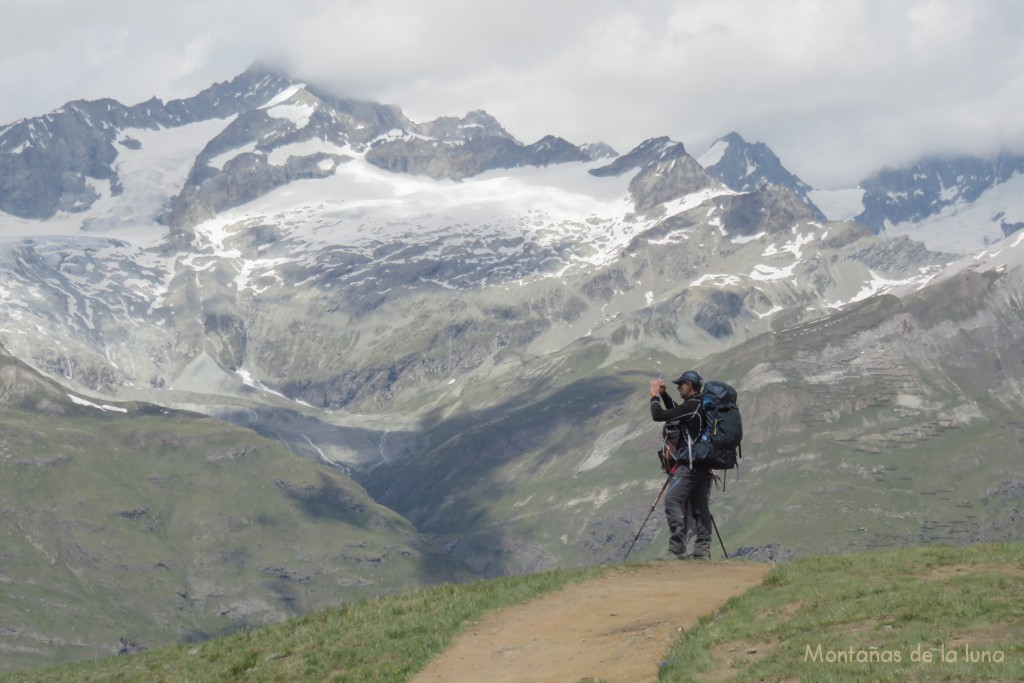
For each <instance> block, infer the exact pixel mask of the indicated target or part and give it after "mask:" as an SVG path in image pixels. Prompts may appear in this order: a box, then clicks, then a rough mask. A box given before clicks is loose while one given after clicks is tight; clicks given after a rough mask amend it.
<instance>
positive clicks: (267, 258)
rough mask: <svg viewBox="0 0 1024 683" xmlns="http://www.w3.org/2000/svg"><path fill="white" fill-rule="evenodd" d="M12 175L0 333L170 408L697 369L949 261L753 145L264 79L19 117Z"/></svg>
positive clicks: (0, 158) (1, 252)
mask: <svg viewBox="0 0 1024 683" xmlns="http://www.w3.org/2000/svg"><path fill="white" fill-rule="evenodd" d="M0 186H2V187H3V188H5V190H4V193H3V195H2V196H3V199H2V200H0V204H2V207H3V210H4V213H2V214H0V236H2V240H3V241H2V243H0V263H2V264H3V270H2V275H0V342H2V344H3V345H4V347H6V348H7V349H9V350H10V351H11V352H12V353H14V354H15V355H16V356H18V357H20V358H22V359H24V360H25V361H27V362H29V363H31V364H32V365H34V366H35V367H37V368H40V369H42V370H44V371H46V372H47V373H49V374H50V375H52V376H54V377H58V378H62V379H63V380H64V381H67V382H73V383H75V384H76V385H80V386H81V387H84V388H88V389H91V390H93V391H96V392H99V393H101V394H107V395H113V396H120V397H131V398H142V399H145V400H152V401H155V402H158V403H159V402H165V403H168V404H175V405H182V404H187V405H189V406H193V405H210V406H215V405H219V404H221V403H223V402H224V401H226V400H229V399H230V400H232V401H241V402H251V401H256V402H257V403H259V402H269V403H271V404H278V403H282V402H283V403H284V404H286V405H292V406H299V407H302V409H307V408H311V409H315V410H323V409H327V410H336V409H340V408H345V409H347V410H359V411H361V412H373V411H376V410H380V409H383V408H385V407H389V406H392V407H393V406H395V405H401V406H406V407H408V406H412V405H415V404H416V402H417V400H418V399H422V396H423V395H424V387H428V388H430V390H431V391H432V392H434V393H433V394H432V395H433V396H434V399H435V400H437V401H442V402H443V401H447V400H451V399H452V397H453V396H457V385H458V382H459V381H470V380H479V381H491V380H492V379H493V378H495V377H500V376H504V375H505V374H507V373H508V372H509V369H510V368H512V367H516V366H518V365H522V364H524V363H528V362H531V359H537V358H543V357H545V355H546V354H551V353H556V352H559V351H560V350H564V349H566V348H569V347H571V346H572V345H573V344H578V343H581V341H583V340H595V339H601V340H605V341H607V342H608V343H610V344H611V345H612V347H613V348H615V349H616V351H615V353H614V354H613V357H612V358H609V360H608V362H611V361H612V360H613V359H614V357H625V356H628V355H630V354H634V353H637V352H638V351H639V350H641V349H658V350H661V351H665V352H668V353H672V354H675V355H684V356H688V357H691V358H700V357H702V356H704V355H706V354H708V353H711V352H713V351H717V350H722V349H725V348H728V347H730V346H732V345H734V344H737V343H739V342H741V341H743V340H745V339H748V338H750V337H752V336H755V335H757V334H759V333H761V332H764V331H767V330H771V329H779V328H781V327H786V326H790V325H793V324H796V323H798V322H801V321H804V320H808V319H814V318H818V317H821V316H824V315H827V314H828V313H829V312H831V311H834V310H836V309H837V308H840V307H842V306H844V305H846V304H849V303H851V302H856V301H859V300H861V299H863V298H865V297H867V296H869V295H871V294H875V293H878V292H883V291H887V290H888V289H891V288H893V287H896V286H897V285H900V284H904V285H905V284H907V283H924V282H926V281H927V279H928V278H930V277H933V276H934V275H935V274H936V273H938V272H939V271H940V270H941V268H942V267H943V266H944V264H946V263H948V262H950V261H952V260H953V256H952V255H947V254H942V253H937V252H934V251H928V250H927V249H925V248H924V247H923V246H922V245H921V244H920V243H917V242H914V241H912V240H911V239H908V238H907V237H906V236H901V237H899V238H894V237H890V236H886V235H882V236H875V235H873V234H872V232H871V231H870V230H868V229H867V228H865V227H863V226H861V225H858V224H857V223H854V222H849V221H838V222H828V221H824V220H823V219H822V212H821V211H820V210H819V209H818V208H817V207H816V206H815V205H814V204H813V203H811V202H810V200H809V197H811V196H812V194H811V192H810V188H809V186H808V185H807V184H805V183H804V182H803V181H801V180H800V179H798V178H796V177H795V176H793V175H792V174H790V173H789V172H788V171H786V170H785V169H784V167H783V166H782V165H781V163H780V162H779V160H778V159H777V157H775V155H774V154H773V153H772V152H771V151H770V150H769V149H768V148H767V147H765V146H764V145H762V144H754V145H751V144H748V143H746V142H745V141H744V140H743V139H742V138H741V137H740V136H739V135H737V134H730V135H728V136H726V137H725V138H723V139H722V140H720V141H718V142H716V143H715V145H713V146H712V148H711V149H709V150H708V151H707V152H705V153H704V154H703V155H702V156H701V157H700V159H695V158H694V157H692V156H690V155H689V154H688V153H687V152H686V150H685V148H684V146H683V144H682V143H679V142H676V141H672V140H670V139H668V138H651V139H650V140H648V141H646V142H644V143H642V144H641V145H639V146H638V147H637V148H636V149H634V150H631V151H630V152H628V153H626V154H623V155H621V156H617V155H615V154H614V151H613V150H610V149H609V148H607V146H606V145H601V144H599V143H595V144H592V145H584V146H580V147H577V146H575V145H573V144H571V143H569V142H567V141H565V140H563V139H561V138H558V137H555V136H548V137H545V138H543V139H541V140H540V141H538V142H536V143H533V144H523V143H520V142H519V141H517V140H516V139H515V138H514V137H513V136H512V135H511V134H509V133H508V132H507V131H506V130H505V129H504V128H503V127H502V126H501V125H500V123H498V122H497V121H496V120H494V119H493V117H491V116H489V115H488V114H487V113H486V112H481V111H476V112H470V113H469V114H467V115H466V116H464V117H444V118H440V119H437V120H435V121H431V122H426V123H416V122H413V121H410V120H409V119H407V118H406V117H405V115H404V114H402V112H401V111H400V110H399V109H398V108H397V107H393V106H383V105H378V104H374V103H366V102H356V101H351V100H346V99H342V98H338V97H336V96H333V95H331V94H328V93H325V92H323V91H321V90H319V89H317V88H316V87H314V86H310V85H307V84H304V83H300V82H296V81H294V80H292V79H289V78H287V77H284V76H281V75H278V74H274V73H270V72H266V71H262V70H259V69H251V70H249V71H247V72H246V73H244V74H242V75H241V76H239V77H238V78H236V79H234V80H233V81H231V82H229V83H222V84H218V85H215V86H213V87H211V88H210V89H208V90H207V91H204V92H203V93H201V94H200V95H198V96H196V97H195V98H192V99H189V100H181V101H175V102H171V103H167V104H164V103H161V102H159V101H157V100H152V101H150V102H147V103H144V104H141V105H136V106H134V107H125V106H123V105H120V104H118V103H116V102H110V101H104V102H98V103H93V102H80V103H71V104H69V105H67V106H65V107H63V108H62V109H61V110H59V111H57V112H54V113H52V114H50V115H47V116H45V117H40V118H39V119H33V120H26V121H20V122H17V123H16V124H13V125H11V126H8V127H6V128H4V129H2V130H0ZM908 232H909V231H908ZM453 383H454V384H453ZM405 414H406V415H407V416H408V417H409V419H411V420H413V421H415V420H416V419H418V413H416V412H415V411H413V412H407V413H405ZM331 457H338V458H343V457H344V458H350V459H351V458H353V457H355V458H356V459H358V457H361V456H358V457H357V456H353V455H352V454H351V453H347V452H346V453H341V452H336V453H333V454H331Z"/></svg>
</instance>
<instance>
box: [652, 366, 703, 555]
mask: <svg viewBox="0 0 1024 683" xmlns="http://www.w3.org/2000/svg"><path fill="white" fill-rule="evenodd" d="M672 383H673V384H675V385H676V388H677V389H678V390H679V396H680V397H681V398H682V400H683V402H682V403H680V404H676V402H675V401H673V400H672V397H671V396H669V395H668V390H667V389H666V388H665V383H664V382H662V381H661V380H657V379H655V380H651V417H652V418H653V419H654V421H655V422H664V423H665V426H664V427H663V428H662V431H663V432H664V435H665V437H666V443H665V448H666V449H670V450H671V451H672V452H674V453H675V457H676V458H677V461H675V462H673V461H672V460H671V459H670V458H664V460H668V462H669V463H670V464H669V465H668V467H669V469H668V474H669V475H670V481H669V484H668V489H667V492H666V494H665V519H666V521H667V522H668V529H669V541H668V549H669V551H670V552H671V553H672V554H673V555H675V557H676V558H678V559H699V560H710V559H711V510H710V509H709V507H708V498H709V496H710V494H711V483H712V479H713V475H712V473H711V470H710V469H708V468H707V467H705V466H700V465H693V466H692V467H691V464H690V463H689V462H688V461H687V448H688V440H687V437H689V440H690V441H696V440H697V439H699V438H700V435H701V431H702V430H703V428H704V410H703V408H702V406H701V399H700V392H701V387H702V386H703V384H704V378H703V377H701V375H700V373H699V372H697V371H696V370H687V371H686V372H684V373H682V374H681V375H679V377H677V378H675V379H674V380H672ZM690 535H692V536H693V551H692V553H688V552H687V541H688V540H689V538H688V536H690Z"/></svg>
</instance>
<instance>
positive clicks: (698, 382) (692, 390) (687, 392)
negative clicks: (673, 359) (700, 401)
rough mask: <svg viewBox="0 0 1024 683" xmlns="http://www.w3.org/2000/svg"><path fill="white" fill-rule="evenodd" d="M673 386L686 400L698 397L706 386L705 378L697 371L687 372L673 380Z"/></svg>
mask: <svg viewBox="0 0 1024 683" xmlns="http://www.w3.org/2000/svg"><path fill="white" fill-rule="evenodd" d="M672 384H675V385H676V388H677V389H679V395H680V396H682V397H683V398H684V399H686V398H690V397H691V396H696V395H697V394H699V393H700V389H701V387H702V386H703V385H704V378H703V377H701V376H700V373H699V372H697V371H696V370H687V371H686V372H684V373H683V374H681V375H679V376H678V377H676V378H675V379H674V380H672Z"/></svg>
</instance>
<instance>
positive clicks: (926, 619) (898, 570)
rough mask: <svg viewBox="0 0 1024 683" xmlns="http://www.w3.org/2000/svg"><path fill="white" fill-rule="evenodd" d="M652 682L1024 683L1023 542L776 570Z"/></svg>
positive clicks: (675, 654) (684, 646)
mask: <svg viewBox="0 0 1024 683" xmlns="http://www.w3.org/2000/svg"><path fill="white" fill-rule="evenodd" d="M926 660H930V661H926ZM954 660H955V661H954ZM659 680H660V681H671V682H678V681H705V680H708V681H709V680H714V681H722V680H731V681H792V680H801V681H907V680H928V681H944V680H949V681H987V680H1007V681H1009V680H1024V545H1021V544H997V545H991V544H986V545H974V546H967V547H961V548H952V547H946V546H932V547H929V548H921V549H913V550H886V551H877V552H867V553H858V554H852V555H841V556H816V557H810V558H805V559H802V560H799V561H796V562H793V563H790V564H785V565H780V566H778V567H776V568H775V569H773V570H772V571H771V572H770V573H769V574H768V575H767V577H766V578H765V580H764V582H763V584H762V585H761V586H758V587H757V588H754V589H752V590H750V591H748V592H747V593H745V594H743V595H742V596H739V597H737V598H734V599H732V600H730V601H729V602H728V603H726V604H725V606H724V607H723V608H722V609H721V610H719V611H718V612H716V613H715V614H713V615H708V616H707V617H705V618H703V619H702V620H701V621H700V622H699V624H698V625H697V626H695V627H694V628H693V629H691V630H690V631H689V632H688V633H686V634H685V635H684V637H683V638H681V639H680V640H679V641H678V642H677V643H676V644H675V645H674V646H673V647H672V648H671V649H670V650H669V651H668V652H667V653H666V655H665V659H664V663H663V665H662V668H661V674H660V677H659Z"/></svg>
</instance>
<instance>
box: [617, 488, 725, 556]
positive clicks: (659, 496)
mask: <svg viewBox="0 0 1024 683" xmlns="http://www.w3.org/2000/svg"><path fill="white" fill-rule="evenodd" d="M670 481H672V475H671V474H670V475H668V479H666V480H665V483H664V484H662V485H661V490H660V491H658V497H657V498H655V499H654V502H653V503H651V509H650V510H648V511H647V516H646V517H645V518H644V523H643V524H641V525H640V529H639V531H637V532H636V536H634V537H633V542H632V543H630V544H629V550H627V551H626V556H625V557H624V558H622V561H623V562H625V561H626V560H628V559H629V554H630V553H631V552H633V546H635V545H636V540H637V539H638V538H640V533H641V532H642V531H643V530H644V526H646V524H647V520H649V519H650V518H651V514H652V513H653V512H654V508H656V507H658V501H659V500H661V494H663V493H665V487H666V486H668V483H669V482H670ZM711 521H712V522H714V519H712V520H711Z"/></svg>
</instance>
